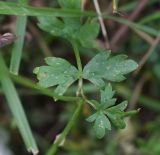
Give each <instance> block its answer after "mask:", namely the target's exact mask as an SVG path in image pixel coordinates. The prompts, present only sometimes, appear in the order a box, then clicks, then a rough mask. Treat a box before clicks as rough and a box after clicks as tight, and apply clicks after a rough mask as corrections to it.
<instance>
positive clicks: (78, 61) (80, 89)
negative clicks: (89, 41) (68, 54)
mask: <svg viewBox="0 0 160 155" xmlns="http://www.w3.org/2000/svg"><path fill="white" fill-rule="evenodd" d="M71 44H72V47H73V51H74V54H75V57H76V62H77V67H78V71H79V75H80V76H79V81H78V90H77V93H76V94H77V96H79V95H80V94H82V93H83V90H82V86H83V78H82V72H83V69H82V63H81V58H80V54H79V49H78V45H77V43H76V41H74V40H72V41H71Z"/></svg>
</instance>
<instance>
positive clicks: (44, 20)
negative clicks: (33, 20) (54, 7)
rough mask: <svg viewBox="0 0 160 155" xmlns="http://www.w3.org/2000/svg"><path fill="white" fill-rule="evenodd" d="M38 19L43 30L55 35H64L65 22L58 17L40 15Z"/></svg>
mask: <svg viewBox="0 0 160 155" xmlns="http://www.w3.org/2000/svg"><path fill="white" fill-rule="evenodd" d="M38 21H39V23H38V26H39V27H40V28H41V29H42V30H44V31H46V32H48V33H50V34H52V35H54V36H63V34H64V32H63V28H64V24H63V22H62V21H60V20H59V19H57V18H56V17H43V16H40V17H38Z"/></svg>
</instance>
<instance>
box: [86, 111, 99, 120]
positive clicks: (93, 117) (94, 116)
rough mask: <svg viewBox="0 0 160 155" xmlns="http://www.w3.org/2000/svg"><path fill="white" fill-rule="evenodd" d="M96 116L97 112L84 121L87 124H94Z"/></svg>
mask: <svg viewBox="0 0 160 155" xmlns="http://www.w3.org/2000/svg"><path fill="white" fill-rule="evenodd" d="M97 116H98V112H97V113H94V114H93V115H91V116H89V117H88V118H87V119H86V121H88V122H94V121H95V120H96V118H97Z"/></svg>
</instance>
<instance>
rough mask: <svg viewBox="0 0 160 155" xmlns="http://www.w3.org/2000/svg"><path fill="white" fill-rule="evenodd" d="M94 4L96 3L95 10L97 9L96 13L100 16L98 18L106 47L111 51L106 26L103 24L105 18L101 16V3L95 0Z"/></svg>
mask: <svg viewBox="0 0 160 155" xmlns="http://www.w3.org/2000/svg"><path fill="white" fill-rule="evenodd" d="M93 2H94V6H95V9H96V12H97V14H98V15H99V16H98V20H99V23H100V25H101V30H102V34H103V37H104V39H105V46H106V48H107V49H110V44H109V39H108V34H107V30H106V28H105V24H104V22H103V18H102V16H101V14H102V13H101V10H100V7H99V3H98V1H97V0H93Z"/></svg>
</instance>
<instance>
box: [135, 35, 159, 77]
mask: <svg viewBox="0 0 160 155" xmlns="http://www.w3.org/2000/svg"><path fill="white" fill-rule="evenodd" d="M159 42H160V36H158V37H157V38H156V39H155V40H154V42H153V43H152V45H151V47H150V48H149V49H148V51H147V52H146V53H145V54H144V56H143V57H142V59H141V61H140V62H139V67H138V68H137V70H136V71H135V72H134V74H133V75H134V76H136V75H137V74H138V73H139V71H140V70H141V69H142V67H143V66H144V64H145V63H146V61H147V60H148V58H149V56H150V55H151V54H152V52H154V50H155V48H156V47H157V45H158V43H159Z"/></svg>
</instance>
